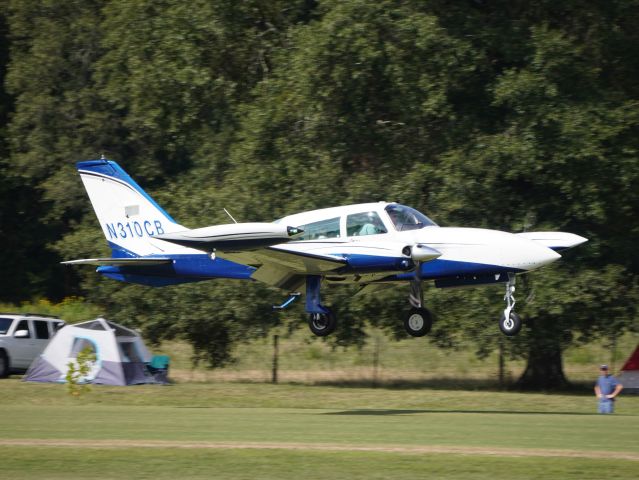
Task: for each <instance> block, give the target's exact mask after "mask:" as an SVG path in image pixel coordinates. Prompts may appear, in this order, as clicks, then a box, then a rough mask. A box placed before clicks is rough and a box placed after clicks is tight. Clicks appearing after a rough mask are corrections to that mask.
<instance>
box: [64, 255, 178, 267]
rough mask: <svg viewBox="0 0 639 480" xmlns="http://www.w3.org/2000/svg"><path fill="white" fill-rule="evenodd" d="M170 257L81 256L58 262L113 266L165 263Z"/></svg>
mask: <svg viewBox="0 0 639 480" xmlns="http://www.w3.org/2000/svg"><path fill="white" fill-rule="evenodd" d="M172 262H173V260H172V259H171V258H160V257H134V258H83V259H81V260H69V261H67V262H60V263H63V264H64V265H97V266H107V265H108V266H113V267H132V266H136V265H138V266H148V265H165V264H167V263H172Z"/></svg>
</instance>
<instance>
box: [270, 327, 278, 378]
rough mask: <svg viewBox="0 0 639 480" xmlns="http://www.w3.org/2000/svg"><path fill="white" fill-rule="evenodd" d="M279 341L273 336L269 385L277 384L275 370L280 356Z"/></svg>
mask: <svg viewBox="0 0 639 480" xmlns="http://www.w3.org/2000/svg"><path fill="white" fill-rule="evenodd" d="M279 339H280V337H279V335H273V372H272V376H271V383H277V368H278V361H279V356H280V349H279Z"/></svg>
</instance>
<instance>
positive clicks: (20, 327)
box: [14, 320, 31, 338]
mask: <svg viewBox="0 0 639 480" xmlns="http://www.w3.org/2000/svg"><path fill="white" fill-rule="evenodd" d="M18 330H26V331H27V332H29V334H28V335H27V336H26V338H31V330H29V321H28V320H20V323H18V326H17V327H16V329H15V331H14V333H15V332H17V331H18Z"/></svg>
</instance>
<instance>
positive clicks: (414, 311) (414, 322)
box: [404, 277, 433, 337]
mask: <svg viewBox="0 0 639 480" xmlns="http://www.w3.org/2000/svg"><path fill="white" fill-rule="evenodd" d="M408 301H409V302H410V304H411V307H413V308H411V309H410V311H409V312H408V315H407V316H406V317H405V318H404V328H405V329H406V332H408V334H409V335H410V336H412V337H423V336H424V335H426V334H427V333H428V332H430V329H431V328H432V327H433V316H432V315H431V313H430V312H429V311H428V310H427V309H425V308H424V307H423V306H422V304H423V302H424V292H423V290H422V282H421V280H420V279H419V278H418V277H415V278H413V279H412V280H411V281H410V294H409V295H408Z"/></svg>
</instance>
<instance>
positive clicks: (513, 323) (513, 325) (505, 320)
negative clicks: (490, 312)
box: [499, 273, 522, 337]
mask: <svg viewBox="0 0 639 480" xmlns="http://www.w3.org/2000/svg"><path fill="white" fill-rule="evenodd" d="M513 293H515V274H514V273H509V274H508V283H506V295H504V300H506V308H505V309H504V311H503V313H502V314H501V318H500V319H499V329H500V330H501V331H502V333H503V334H504V335H506V336H509V337H512V336H514V335H517V334H518V333H519V331H520V330H521V326H522V322H521V318H520V317H519V315H517V314H516V313H515V312H514V311H513V309H514V308H515V302H516V301H515V296H514V295H513Z"/></svg>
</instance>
